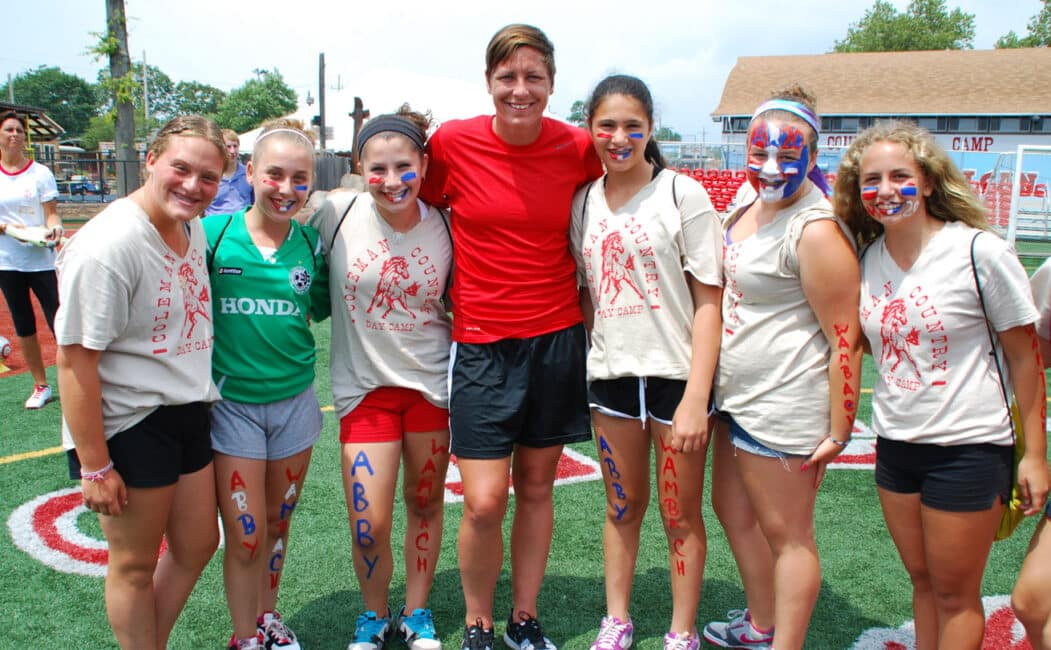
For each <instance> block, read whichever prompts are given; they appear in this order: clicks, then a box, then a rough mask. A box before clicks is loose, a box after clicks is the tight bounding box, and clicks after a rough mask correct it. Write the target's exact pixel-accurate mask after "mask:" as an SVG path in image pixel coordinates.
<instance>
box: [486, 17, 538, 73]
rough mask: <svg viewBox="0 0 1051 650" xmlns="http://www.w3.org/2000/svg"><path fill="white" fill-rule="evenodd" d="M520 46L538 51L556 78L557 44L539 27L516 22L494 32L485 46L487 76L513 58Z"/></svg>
mask: <svg viewBox="0 0 1051 650" xmlns="http://www.w3.org/2000/svg"><path fill="white" fill-rule="evenodd" d="M520 47H531V48H533V49H534V50H536V51H537V52H540V56H541V58H542V60H543V61H544V65H545V66H547V74H548V75H549V76H550V77H551V81H552V82H554V80H555V46H554V45H552V43H551V40H550V39H548V37H547V35H546V34H544V32H542V31H540V28H539V27H533V26H532V25H525V24H522V23H515V24H513V25H508V26H506V27H504V28H502V29H500V31H498V32H496V33H495V34H493V37H492V38H491V39H490V40H489V45H488V46H487V47H486V48H485V76H486V77H489V76H492V74H493V71H494V70H496V66H498V65H500V64H501V63H503V62H504V61H506V60H507V59H509V58H511V55H512V54H514V53H515V52H516V51H517V50H518V48H520Z"/></svg>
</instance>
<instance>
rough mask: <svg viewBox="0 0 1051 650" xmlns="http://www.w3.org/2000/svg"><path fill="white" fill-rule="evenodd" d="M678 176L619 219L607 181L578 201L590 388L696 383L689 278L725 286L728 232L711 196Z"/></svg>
mask: <svg viewBox="0 0 1051 650" xmlns="http://www.w3.org/2000/svg"><path fill="white" fill-rule="evenodd" d="M677 176H678V174H676V173H675V172H673V171H669V170H664V171H661V172H660V173H659V174H658V175H657V176H656V178H654V179H653V180H652V181H650V183H649V184H648V185H646V186H645V187H643V188H642V189H641V190H640V191H639V192H638V194H636V195H635V196H634V197H632V198H631V200H630V201H628V202H627V203H626V204H625V205H624V206H622V207H621V208H620V209H619V210H615V211H610V209H609V206H608V205H607V204H606V197H605V185H604V179H599V180H597V181H593V182H592V183H589V184H588V185H587V186H585V187H583V188H581V189H580V190H579V191H578V192H577V194H576V196H575V197H574V199H573V212H572V221H571V227H570V241H571V242H572V244H573V255H574V256H575V257H576V259H577V267H578V270H579V274H580V276H581V279H582V283H583V284H585V285H586V286H587V287H588V290H589V292H590V294H591V302H592V305H593V306H594V308H595V312H594V321H593V326H592V330H591V349H590V351H589V352H588V362H587V363H588V365H587V368H588V380H589V381H594V380H596V379H614V378H617V377H662V378H665V379H680V380H685V379H686V378H687V377H688V376H689V373H690V354H691V331H692V327H693V313H694V309H693V298H692V295H691V293H690V287H689V284H688V283H687V281H686V276H685V274H684V271H685V272H688V273H690V275H692V276H693V277H694V278H695V279H696V280H697V281H698V282H701V283H703V284H707V285H712V286H717V287H718V286H722V233H721V226H720V223H719V217H718V216H717V215H716V213H715V209H714V208H713V207H712V202H711V200H710V199H709V198H708V193H707V192H705V191H704V188H703V187H702V186H701V185H700V184H699V183H697V182H696V181H694V180H693V179H692V178H688V177H686V176H682V177H681V178H677ZM673 183H674V192H673V189H672V184H673ZM589 188H590V189H589ZM585 199H586V201H587V203H586V205H585ZM676 200H677V201H678V205H676Z"/></svg>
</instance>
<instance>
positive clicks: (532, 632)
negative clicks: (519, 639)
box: [515, 612, 547, 648]
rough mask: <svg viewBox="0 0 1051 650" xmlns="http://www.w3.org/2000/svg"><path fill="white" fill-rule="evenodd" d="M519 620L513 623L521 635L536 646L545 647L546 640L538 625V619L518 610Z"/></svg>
mask: <svg viewBox="0 0 1051 650" xmlns="http://www.w3.org/2000/svg"><path fill="white" fill-rule="evenodd" d="M518 618H519V621H518V622H517V623H515V625H517V626H518V629H520V630H522V635H523V636H525V638H526V639H528V640H529V642H530V643H532V644H533V646H534V647H536V648H546V647H547V640H546V639H544V630H543V629H541V627H540V621H538V620H536V619H535V618H533V617H532V616H530V615H529V614H526V613H525V612H518Z"/></svg>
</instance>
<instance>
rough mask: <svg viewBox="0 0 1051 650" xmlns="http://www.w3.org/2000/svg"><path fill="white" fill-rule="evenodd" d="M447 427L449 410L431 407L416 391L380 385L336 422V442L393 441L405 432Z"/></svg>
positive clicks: (432, 405)
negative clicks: (337, 428)
mask: <svg viewBox="0 0 1051 650" xmlns="http://www.w3.org/2000/svg"><path fill="white" fill-rule="evenodd" d="M448 428H449V411H448V409H443V408H438V407H437V406H435V405H434V404H431V403H430V402H428V401H427V400H426V398H424V396H423V395H422V394H420V391H418V390H412V389H411V388H397V387H394V386H383V387H381V388H377V389H376V390H374V391H372V392H371V393H369V394H368V395H366V396H365V399H363V400H361V403H360V404H358V405H357V406H356V407H355V408H354V410H353V411H351V412H350V413H347V414H346V415H345V416H344V417H343V419H342V420H340V421H339V441H340V442H342V443H348V442H393V441H395V440H401V438H402V435H403V434H405V433H422V432H424V431H444V430H445V429H448Z"/></svg>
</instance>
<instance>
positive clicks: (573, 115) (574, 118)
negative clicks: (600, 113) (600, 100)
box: [566, 99, 587, 126]
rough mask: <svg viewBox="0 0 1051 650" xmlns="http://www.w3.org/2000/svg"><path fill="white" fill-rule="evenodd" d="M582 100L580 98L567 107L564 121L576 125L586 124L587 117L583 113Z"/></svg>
mask: <svg viewBox="0 0 1051 650" xmlns="http://www.w3.org/2000/svg"><path fill="white" fill-rule="evenodd" d="M584 108H585V106H584V102H583V101H582V100H580V99H578V100H577V101H575V102H573V105H572V106H570V107H569V117H567V118H566V121H567V122H569V123H570V124H576V125H577V126H584V125H585V124H587V117H586V116H585V115H584Z"/></svg>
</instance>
